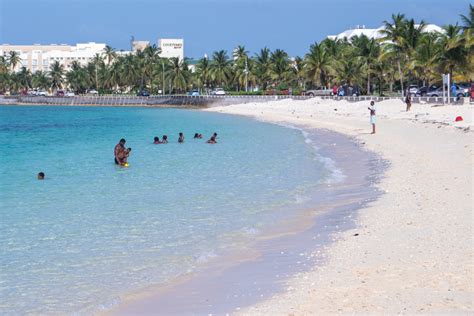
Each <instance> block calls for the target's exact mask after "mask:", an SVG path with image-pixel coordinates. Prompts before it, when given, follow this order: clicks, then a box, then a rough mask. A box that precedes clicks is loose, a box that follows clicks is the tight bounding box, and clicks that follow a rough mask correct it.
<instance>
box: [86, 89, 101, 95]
mask: <svg viewBox="0 0 474 316" xmlns="http://www.w3.org/2000/svg"><path fill="white" fill-rule="evenodd" d="M86 93H87V94H99V92H98V91H97V90H95V89H91V90H87V91H86Z"/></svg>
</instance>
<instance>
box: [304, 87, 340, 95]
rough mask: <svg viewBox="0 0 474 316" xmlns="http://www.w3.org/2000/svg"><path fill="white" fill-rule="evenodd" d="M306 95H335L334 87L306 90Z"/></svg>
mask: <svg viewBox="0 0 474 316" xmlns="http://www.w3.org/2000/svg"><path fill="white" fill-rule="evenodd" d="M304 95H307V96H310V97H315V96H330V95H333V93H332V89H328V88H326V87H317V88H316V89H311V90H306V91H305V92H304Z"/></svg>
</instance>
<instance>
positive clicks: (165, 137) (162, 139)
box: [161, 135, 168, 144]
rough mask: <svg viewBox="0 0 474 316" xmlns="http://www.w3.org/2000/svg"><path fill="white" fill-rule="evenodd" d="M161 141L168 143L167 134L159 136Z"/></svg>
mask: <svg viewBox="0 0 474 316" xmlns="http://www.w3.org/2000/svg"><path fill="white" fill-rule="evenodd" d="M161 143H162V144H168V136H167V135H163V137H162V138H161Z"/></svg>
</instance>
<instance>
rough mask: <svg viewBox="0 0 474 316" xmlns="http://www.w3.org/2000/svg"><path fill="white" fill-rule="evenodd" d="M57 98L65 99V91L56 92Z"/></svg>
mask: <svg viewBox="0 0 474 316" xmlns="http://www.w3.org/2000/svg"><path fill="white" fill-rule="evenodd" d="M56 96H57V97H64V91H63V90H58V91H56Z"/></svg>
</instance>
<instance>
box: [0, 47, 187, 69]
mask: <svg viewBox="0 0 474 316" xmlns="http://www.w3.org/2000/svg"><path fill="white" fill-rule="evenodd" d="M149 45H150V42H149V41H132V42H131V46H132V47H131V48H132V51H118V52H117V54H118V55H121V56H123V55H128V54H132V53H135V52H136V51H138V50H143V49H145V48H146V47H147V46H149ZM105 47H106V44H103V43H94V42H90V43H78V44H76V45H67V44H60V45H58V44H49V45H41V44H34V45H10V44H2V45H0V55H8V54H9V53H10V51H15V52H17V53H18V54H19V56H20V59H21V61H20V63H18V65H16V66H15V69H14V71H19V70H20V69H21V68H22V67H26V68H27V69H28V70H30V71H31V72H32V73H34V72H36V71H39V70H42V71H45V72H47V71H49V70H50V66H51V65H52V64H53V63H54V62H55V61H58V62H59V63H60V64H61V65H63V66H64V69H65V70H66V71H67V70H69V69H70V68H71V64H72V62H73V61H77V62H79V64H81V65H82V66H85V65H87V64H88V63H89V62H91V61H92V60H93V58H94V57H95V56H96V55H99V56H101V57H102V58H104V59H105V56H104V54H103V53H104V49H105ZM158 47H159V48H160V49H161V54H160V56H161V57H165V58H171V57H177V58H179V59H180V60H183V59H184V40H183V39H159V40H158Z"/></svg>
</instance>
